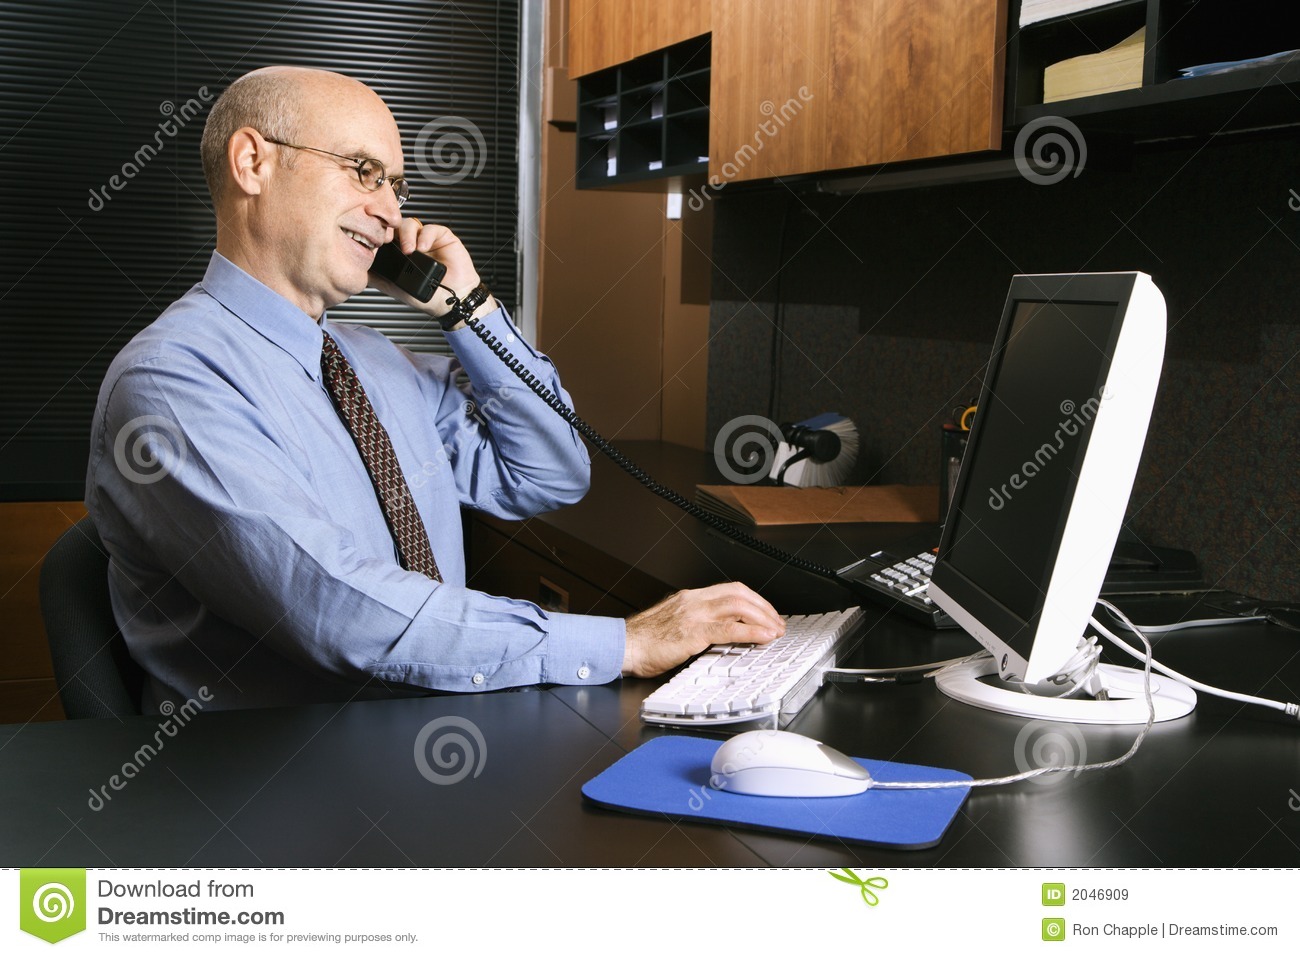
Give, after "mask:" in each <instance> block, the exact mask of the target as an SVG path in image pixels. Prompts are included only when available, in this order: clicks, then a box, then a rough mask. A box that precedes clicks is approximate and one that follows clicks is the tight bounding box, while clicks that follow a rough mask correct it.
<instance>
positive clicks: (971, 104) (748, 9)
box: [709, 0, 1006, 182]
mask: <svg viewBox="0 0 1300 957" xmlns="http://www.w3.org/2000/svg"><path fill="white" fill-rule="evenodd" d="M1005 28H1006V3H1005V0H927V2H925V3H916V2H911V0H805V2H801V3H792V2H788V0H714V3H713V68H712V69H713V86H712V96H713V103H712V117H711V127H710V137H709V174H710V177H711V178H712V177H717V182H736V181H747V180H755V179H764V178H769V177H773V176H792V175H799V174H805V173H816V172H821V171H825V170H837V169H846V168H851V167H859V166H872V165H876V164H880V163H895V162H901V161H904V160H918V159H930V158H935V157H942V156H951V155H955V154H961V153H971V152H976V151H983V150H993V149H997V148H999V147H1000V146H1001V142H1002V114H1003V86H1002V62H1003V61H1002V46H1003V39H1004V36H1005Z"/></svg>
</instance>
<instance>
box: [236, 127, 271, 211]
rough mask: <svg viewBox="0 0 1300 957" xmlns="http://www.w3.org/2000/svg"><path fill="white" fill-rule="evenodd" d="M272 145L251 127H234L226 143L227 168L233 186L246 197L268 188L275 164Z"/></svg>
mask: <svg viewBox="0 0 1300 957" xmlns="http://www.w3.org/2000/svg"><path fill="white" fill-rule="evenodd" d="M271 152H272V145H271V144H270V143H268V142H267V141H266V140H265V139H263V138H262V134H261V133H259V132H258V131H257V130H255V129H253V128H252V127H251V126H243V127H240V128H239V129H237V130H235V132H234V134H233V135H232V136H231V137H230V140H229V142H227V143H226V170H227V172H229V174H230V183H231V185H232V186H233V187H234V188H235V189H237V190H239V191H240V192H242V193H243V194H244V195H246V196H258V195H260V194H261V193H262V191H263V190H265V189H266V187H267V185H268V183H269V182H270V179H271V175H272V171H273V169H274V167H275V162H274V157H272V155H271Z"/></svg>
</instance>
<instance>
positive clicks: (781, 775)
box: [709, 730, 871, 797]
mask: <svg viewBox="0 0 1300 957" xmlns="http://www.w3.org/2000/svg"><path fill="white" fill-rule="evenodd" d="M710 770H712V772H713V775H712V777H710V778H709V784H710V785H711V786H713V787H715V788H717V789H718V790H719V791H731V792H733V793H735V794H756V795H761V796H763V797H846V796H848V795H851V794H861V793H862V792H863V791H865V790H866V789H867V788H869V787H871V775H870V774H868V773H867V769H866V768H864V767H863V766H862V765H860V764H858V763H857V762H856V761H854V760H853V759H852V758H850V757H849V756H848V755H846V754H841V753H840V752H838V751H836V750H835V749H834V748H828V747H827V746H826V745H824V744H822V743H821V742H820V741H814V740H813V739H812V738H806V737H804V736H803V735H802V734H793V733H791V732H789V731H775V730H773V731H746V732H745V733H744V734H738V735H736V736H735V737H734V738H731V739H730V740H728V741H725V742H723V744H722V746H721V747H719V748H718V750H717V753H716V754H714V755H713V763H712V766H711V768H710Z"/></svg>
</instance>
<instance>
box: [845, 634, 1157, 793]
mask: <svg viewBox="0 0 1300 957" xmlns="http://www.w3.org/2000/svg"><path fill="white" fill-rule="evenodd" d="M1094 624H1095V622H1094ZM1134 633H1135V634H1136V635H1137V636H1138V637H1139V638H1141V639H1142V644H1143V645H1145V646H1146V649H1147V657H1146V666H1145V667H1144V668H1143V670H1142V690H1143V692H1144V693H1145V694H1146V701H1147V723H1146V724H1145V725H1143V727H1142V730H1141V731H1140V732H1139V733H1138V736H1137V737H1136V738H1135V739H1134V740H1133V744H1132V746H1131V747H1130V748H1129V749H1128V750H1127V751H1125V752H1124V753H1123V754H1121V755H1120V756H1119V757H1118V758H1114V759H1112V760H1110V761H1099V762H1097V763H1094V764H1073V765H1067V766H1063V767H1062V766H1058V765H1051V766H1049V767H1045V768H1034V769H1032V770H1030V771H1024V772H1022V773H1020V774H1010V775H1007V776H1006V777H1001V778H976V779H975V780H972V781H875V780H873V781H872V782H871V786H870V787H869V788H868V790H874V789H876V788H891V789H896V790H909V791H910V790H918V791H919V790H926V789H934V788H979V787H992V786H994V785H998V784H1015V783H1016V782H1017V781H1027V780H1029V779H1030V778H1036V777H1039V776H1040V775H1043V774H1059V773H1062V772H1066V771H1073V772H1075V773H1076V774H1078V773H1081V772H1083V771H1101V770H1104V769H1105V768H1115V767H1119V766H1120V765H1121V764H1123V763H1124V762H1126V761H1127V760H1128V759H1129V758H1131V757H1133V755H1135V754H1137V750H1138V748H1139V747H1141V746H1142V741H1143V739H1144V738H1146V736H1147V732H1148V731H1150V730H1151V726H1152V725H1153V724H1155V720H1156V703H1155V699H1154V698H1152V697H1151V656H1152V651H1151V642H1149V641H1147V637H1146V635H1144V634H1142V632H1140V631H1135V632H1134ZM1094 644H1095V643H1094ZM1092 661H1093V665H1094V667H1095V666H1096V658H1095V657H1094V658H1093V659H1092Z"/></svg>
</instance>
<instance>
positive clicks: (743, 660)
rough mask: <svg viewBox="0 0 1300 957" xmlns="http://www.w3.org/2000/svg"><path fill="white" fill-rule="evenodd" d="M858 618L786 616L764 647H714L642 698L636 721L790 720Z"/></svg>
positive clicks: (857, 611)
mask: <svg viewBox="0 0 1300 957" xmlns="http://www.w3.org/2000/svg"><path fill="white" fill-rule="evenodd" d="M861 617H862V609H861V608H857V607H854V608H848V609H845V610H844V611H832V612H827V613H826V614H824V615H787V616H785V634H784V635H782V636H781V637H780V638H778V639H776V640H775V641H773V642H772V643H771V644H767V645H714V646H713V647H712V648H710V649H709V650H708V651H706V652H705V653H704V654H702V655H700V657H698V658H696V659H695V660H694V661H692V662H691V663H690V664H689V665H687V666H686V667H685V668H683V669H682V670H681V671H679V672H678V673H677V674H676V675H674V676H673V677H672V678H671V679H670V680H669V681H667V682H666V683H665V684H663V685H662V686H661V687H660V688H659V690H657V691H655V692H654V694H652V695H650V696H649V697H648V698H646V699H645V701H643V702H642V703H641V719H642V720H643V721H646V722H649V723H651V724H671V725H701V724H733V723H736V722H741V721H759V720H764V719H766V718H768V717H770V716H773V715H779V716H782V717H789V716H790V715H793V714H794V713H796V712H797V711H798V710H799V709H800V708H802V707H803V706H804V705H805V704H807V702H808V700H809V699H810V698H812V696H813V695H814V694H815V693H816V691H817V689H818V688H820V687H821V685H822V676H823V675H824V674H825V673H826V671H827V669H829V668H833V667H834V666H835V653H836V651H837V650H838V648H839V646H840V644H841V643H842V642H843V641H844V639H845V638H846V637H848V635H849V633H850V632H851V631H852V630H853V626H854V625H855V624H857V622H858V620H859V619H860V618H861Z"/></svg>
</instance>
